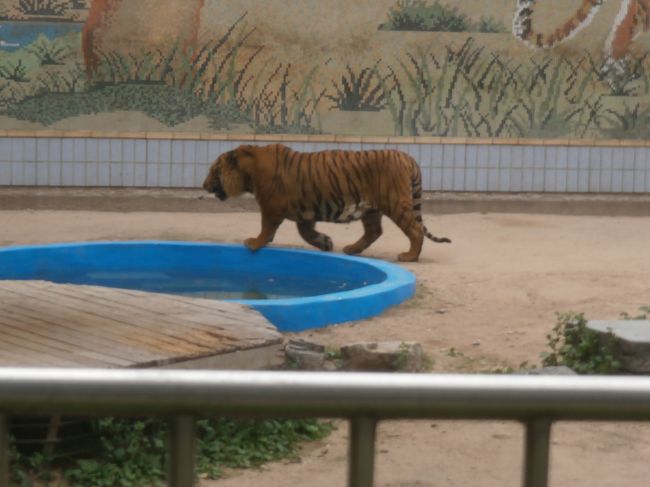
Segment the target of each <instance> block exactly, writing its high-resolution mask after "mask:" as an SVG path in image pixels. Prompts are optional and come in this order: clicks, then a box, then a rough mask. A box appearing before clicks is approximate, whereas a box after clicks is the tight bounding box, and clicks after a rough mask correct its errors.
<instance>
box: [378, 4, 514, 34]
mask: <svg viewBox="0 0 650 487" xmlns="http://www.w3.org/2000/svg"><path fill="white" fill-rule="evenodd" d="M379 30H397V31H433V32H507V29H506V28H505V27H504V26H503V24H501V23H500V22H497V21H495V20H494V19H492V18H491V17H488V18H486V17H481V19H480V20H479V21H478V22H476V23H475V22H472V21H471V20H470V19H469V18H468V17H467V16H466V15H465V14H463V13H460V12H459V11H458V9H457V8H456V7H449V6H447V5H443V4H441V3H440V2H439V1H438V0H436V1H434V2H433V3H428V2H426V1H425V0H398V1H397V3H396V4H395V5H394V6H393V7H391V8H390V10H389V11H388V20H387V21H386V22H385V23H383V24H381V25H380V26H379Z"/></svg>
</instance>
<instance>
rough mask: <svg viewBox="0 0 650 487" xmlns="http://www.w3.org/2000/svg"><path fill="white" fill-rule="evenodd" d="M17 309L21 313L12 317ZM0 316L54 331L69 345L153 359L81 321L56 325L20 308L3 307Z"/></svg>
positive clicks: (152, 356)
mask: <svg viewBox="0 0 650 487" xmlns="http://www.w3.org/2000/svg"><path fill="white" fill-rule="evenodd" d="M16 310H18V311H20V312H21V313H20V314H15V313H14V312H15V311H16ZM0 313H1V314H2V315H3V316H5V317H6V318H7V319H9V320H12V321H14V322H15V323H17V324H20V325H22V326H24V327H28V328H30V329H31V328H37V329H48V330H56V331H55V332H56V334H57V335H58V336H61V337H62V338H64V339H65V340H67V341H68V342H70V343H82V342H83V343H85V344H86V345H88V346H92V347H95V348H96V349H98V350H103V351H104V352H106V353H108V351H109V350H110V353H111V354H112V355H114V356H116V357H119V358H122V359H127V360H137V361H149V360H153V359H154V358H155V355H152V354H151V353H150V352H146V351H143V350H142V349H140V348H137V347H134V345H133V343H132V342H129V341H128V338H126V337H122V336H120V335H114V334H113V335H111V334H106V333H102V331H101V330H94V329H88V328H87V327H86V326H85V324H84V323H82V322H71V321H67V320H64V321H62V322H60V323H59V322H57V321H56V319H55V318H54V319H53V318H52V317H50V316H44V315H43V314H42V313H39V312H38V311H34V310H33V309H32V308H29V309H28V308H23V307H20V306H15V305H13V306H11V307H3V308H2V311H0Z"/></svg>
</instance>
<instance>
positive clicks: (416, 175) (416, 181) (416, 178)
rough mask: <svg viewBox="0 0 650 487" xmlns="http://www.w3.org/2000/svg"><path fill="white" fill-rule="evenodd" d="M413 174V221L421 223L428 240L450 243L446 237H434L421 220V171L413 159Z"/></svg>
mask: <svg viewBox="0 0 650 487" xmlns="http://www.w3.org/2000/svg"><path fill="white" fill-rule="evenodd" d="M413 164H414V171H413V176H412V177H411V187H412V189H413V211H414V212H415V221H417V222H418V223H419V224H420V225H422V229H423V230H424V235H425V237H427V238H428V239H429V240H432V241H434V242H437V243H451V240H450V239H448V238H447V237H436V236H435V235H433V234H432V233H431V232H429V230H428V229H427V227H426V225H425V224H424V221H423V220H422V173H421V172H420V168H419V166H418V165H417V163H416V162H415V161H413Z"/></svg>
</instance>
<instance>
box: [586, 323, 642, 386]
mask: <svg viewBox="0 0 650 487" xmlns="http://www.w3.org/2000/svg"><path fill="white" fill-rule="evenodd" d="M587 328H589V329H590V330H593V331H595V332H597V333H600V334H602V335H606V334H608V333H610V332H611V333H612V334H613V335H614V336H615V337H616V338H617V339H618V341H619V342H618V354H619V359H620V360H621V362H622V364H623V369H625V370H626V371H628V372H634V373H641V374H648V373H650V320H589V321H588V322H587Z"/></svg>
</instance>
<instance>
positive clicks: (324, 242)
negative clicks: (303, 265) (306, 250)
mask: <svg viewBox="0 0 650 487" xmlns="http://www.w3.org/2000/svg"><path fill="white" fill-rule="evenodd" d="M317 247H318V248H319V249H321V250H323V251H325V252H331V251H332V249H333V248H334V242H332V239H331V238H330V237H328V236H327V235H321V238H320V239H319V242H318V246H317Z"/></svg>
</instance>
